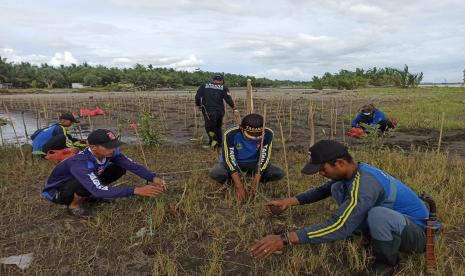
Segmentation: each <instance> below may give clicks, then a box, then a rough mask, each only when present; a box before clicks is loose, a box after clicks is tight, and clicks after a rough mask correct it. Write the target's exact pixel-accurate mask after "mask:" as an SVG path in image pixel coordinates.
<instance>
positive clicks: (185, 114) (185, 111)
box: [184, 101, 187, 128]
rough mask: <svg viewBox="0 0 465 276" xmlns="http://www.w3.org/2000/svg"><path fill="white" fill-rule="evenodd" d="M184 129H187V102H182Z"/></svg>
mask: <svg viewBox="0 0 465 276" xmlns="http://www.w3.org/2000/svg"><path fill="white" fill-rule="evenodd" d="M184 128H187V101H186V102H184Z"/></svg>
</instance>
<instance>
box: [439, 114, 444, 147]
mask: <svg viewBox="0 0 465 276" xmlns="http://www.w3.org/2000/svg"><path fill="white" fill-rule="evenodd" d="M444 117H445V112H442V115H441V129H440V130H439V141H438V153H439V151H440V150H441V142H442V131H443V129H444Z"/></svg>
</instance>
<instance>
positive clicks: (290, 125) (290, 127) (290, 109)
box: [289, 99, 292, 140]
mask: <svg viewBox="0 0 465 276" xmlns="http://www.w3.org/2000/svg"><path fill="white" fill-rule="evenodd" d="M291 138H292V99H291V104H290V106H289V140H291Z"/></svg>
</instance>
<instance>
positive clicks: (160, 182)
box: [152, 177, 168, 191]
mask: <svg viewBox="0 0 465 276" xmlns="http://www.w3.org/2000/svg"><path fill="white" fill-rule="evenodd" d="M152 185H155V186H159V187H161V188H163V191H166V190H167V189H168V186H167V183H166V182H165V180H163V179H161V178H160V177H155V178H154V179H153V181H152Z"/></svg>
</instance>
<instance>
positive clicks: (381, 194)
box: [251, 140, 429, 275]
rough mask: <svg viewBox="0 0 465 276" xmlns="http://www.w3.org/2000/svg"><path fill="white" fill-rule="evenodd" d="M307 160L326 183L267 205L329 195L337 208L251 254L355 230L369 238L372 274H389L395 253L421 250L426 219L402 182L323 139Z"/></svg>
mask: <svg viewBox="0 0 465 276" xmlns="http://www.w3.org/2000/svg"><path fill="white" fill-rule="evenodd" d="M309 151H310V161H309V162H308V164H307V165H306V166H305V167H304V169H303V170H302V172H303V173H305V174H315V173H319V174H320V175H322V176H324V177H326V178H329V179H330V181H329V182H327V183H325V184H323V185H321V186H319V187H317V188H314V189H310V190H308V191H306V192H303V193H301V194H298V195H297V196H295V197H291V198H287V199H282V200H276V201H271V202H269V203H268V205H271V206H275V208H273V209H276V207H277V209H278V210H281V211H284V210H286V209H287V208H288V207H289V206H293V205H303V204H310V203H314V202H317V201H319V200H322V199H325V198H327V197H330V196H331V197H333V198H334V199H335V201H336V202H337V204H338V205H339V209H338V210H337V211H336V213H334V214H333V215H332V216H331V217H330V218H328V219H327V220H326V221H323V222H321V223H317V224H314V225H310V226H307V227H304V228H302V229H298V230H297V231H295V232H289V233H283V234H282V235H281V236H279V235H269V236H266V237H264V238H262V239H261V240H259V241H257V242H256V243H255V244H254V245H253V246H252V247H251V252H252V255H253V256H255V257H263V256H268V255H270V254H272V253H273V252H275V251H277V250H281V249H282V248H283V247H284V246H285V245H289V244H305V243H310V244H318V243H326V242H332V241H336V240H341V239H344V238H347V237H348V236H350V235H352V234H353V233H354V232H362V233H364V234H366V235H368V236H370V237H371V245H372V247H373V253H374V255H375V263H374V267H373V268H372V269H373V271H372V275H374V274H376V275H391V274H392V273H393V271H394V267H395V266H396V265H397V264H398V262H399V252H400V251H401V252H406V253H415V252H423V251H424V250H425V242H426V237H425V231H424V229H425V226H426V225H425V224H426V220H427V218H428V216H429V212H428V210H427V209H426V206H425V204H424V203H423V201H422V200H421V199H420V198H419V197H418V196H417V195H416V194H415V193H414V192H413V191H412V190H411V189H410V188H409V187H408V186H407V185H405V184H404V183H402V182H401V181H400V180H399V179H396V178H394V177H392V176H390V175H388V174H386V173H384V172H383V171H381V170H380V169H378V168H375V167H373V166H370V165H368V164H366V163H357V162H355V161H354V160H353V159H352V156H351V155H350V154H349V153H348V151H347V149H346V148H345V147H344V146H343V145H342V144H340V143H338V142H335V141H331V140H322V141H319V142H318V143H316V144H315V145H313V146H312V147H311V148H310V150H309Z"/></svg>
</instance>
